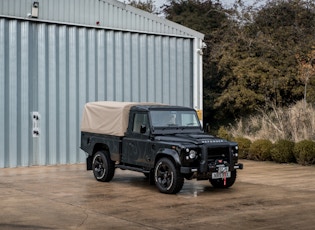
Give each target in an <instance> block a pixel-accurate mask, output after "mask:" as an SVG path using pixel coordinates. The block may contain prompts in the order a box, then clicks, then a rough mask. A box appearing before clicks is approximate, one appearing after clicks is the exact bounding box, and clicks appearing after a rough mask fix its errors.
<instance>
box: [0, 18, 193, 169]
mask: <svg viewBox="0 0 315 230" xmlns="http://www.w3.org/2000/svg"><path fill="white" fill-rule="evenodd" d="M193 42H194V39H193V38H190V37H180V36H176V35H174V36H171V35H161V34H152V33H148V34H147V33H142V32H135V31H123V30H113V29H108V28H107V29H104V28H95V27H83V26H78V25H66V24H58V23H50V22H36V21H32V20H23V19H14V18H10V17H0V127H2V128H1V129H0V168H1V167H16V166H29V165H49V164H66V163H77V162H83V161H84V159H85V155H84V153H83V152H82V151H81V150H79V146H80V136H79V134H80V122H81V113H82V108H83V105H84V103H85V102H87V101H97V100H115V101H155V102H162V103H169V104H176V105H185V106H192V105H193V102H192V100H193V99H192V98H193V90H192V87H193V79H192V78H193V59H194V58H193V55H194V50H193ZM32 112H38V113H39V114H40V119H39V122H38V123H39V130H40V134H39V136H38V137H33V134H32V129H33V120H32Z"/></svg>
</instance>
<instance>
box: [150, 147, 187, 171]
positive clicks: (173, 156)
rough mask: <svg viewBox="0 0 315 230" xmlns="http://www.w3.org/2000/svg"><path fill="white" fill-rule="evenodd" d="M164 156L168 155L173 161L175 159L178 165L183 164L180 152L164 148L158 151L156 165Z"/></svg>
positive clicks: (175, 163)
mask: <svg viewBox="0 0 315 230" xmlns="http://www.w3.org/2000/svg"><path fill="white" fill-rule="evenodd" d="M163 157H167V158H169V159H170V160H171V161H173V163H174V165H175V166H176V167H179V166H181V162H180V159H179V154H178V153H177V152H176V151H175V150H173V149H163V150H160V151H158V153H157V154H156V157H155V160H154V165H156V163H157V162H158V161H159V160H160V159H161V158H163Z"/></svg>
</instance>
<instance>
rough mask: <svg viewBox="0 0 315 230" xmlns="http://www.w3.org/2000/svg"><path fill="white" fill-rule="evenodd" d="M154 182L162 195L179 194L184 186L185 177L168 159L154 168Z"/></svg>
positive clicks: (160, 161)
mask: <svg viewBox="0 0 315 230" xmlns="http://www.w3.org/2000/svg"><path fill="white" fill-rule="evenodd" d="M154 181H155V185H156V187H157V188H158V189H159V190H160V192H161V193H167V194H175V193H178V192H179V191H180V190H181V189H182V187H183V185H184V177H183V176H182V175H181V174H180V172H179V169H178V168H176V167H175V165H174V163H173V162H172V161H171V160H170V159H168V158H161V159H160V160H158V162H157V163H156V165H155V168H154Z"/></svg>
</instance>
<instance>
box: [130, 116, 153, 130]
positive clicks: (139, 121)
mask: <svg viewBox="0 0 315 230" xmlns="http://www.w3.org/2000/svg"><path fill="white" fill-rule="evenodd" d="M141 125H145V126H146V133H148V132H149V120H148V114H146V113H136V114H135V117H134V120H133V127H132V131H133V132H134V133H140V132H141V131H140V130H141Z"/></svg>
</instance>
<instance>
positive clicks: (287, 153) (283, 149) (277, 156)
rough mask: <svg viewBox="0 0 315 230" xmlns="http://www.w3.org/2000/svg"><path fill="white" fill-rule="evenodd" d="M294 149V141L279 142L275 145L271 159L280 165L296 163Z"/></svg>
mask: <svg viewBox="0 0 315 230" xmlns="http://www.w3.org/2000/svg"><path fill="white" fill-rule="evenodd" d="M293 149H294V142H293V141H289V140H279V141H277V142H276V143H275V144H274V145H273V147H272V149H271V159H272V160H273V161H275V162H278V163H290V162H295V157H294V154H293Z"/></svg>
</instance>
